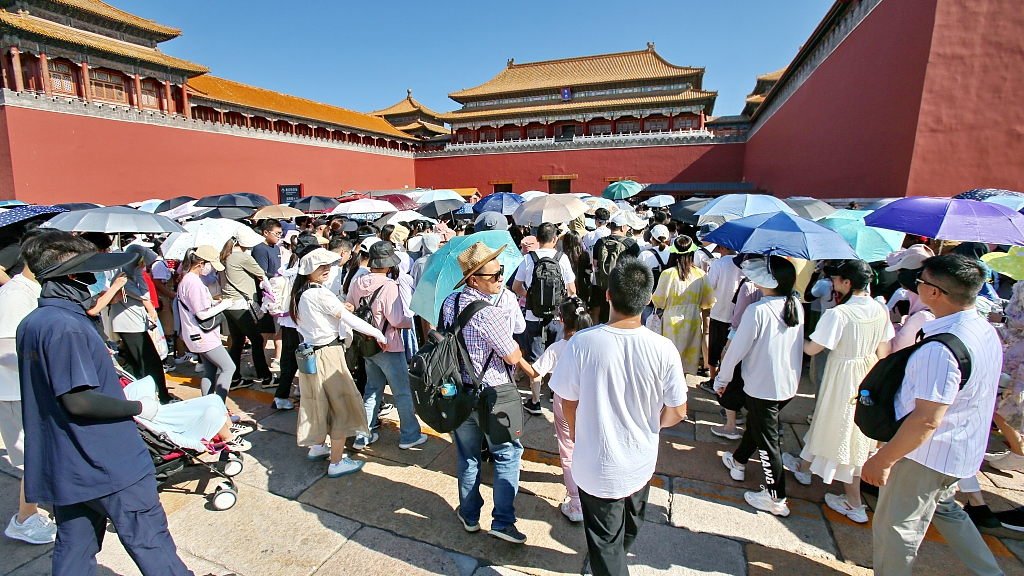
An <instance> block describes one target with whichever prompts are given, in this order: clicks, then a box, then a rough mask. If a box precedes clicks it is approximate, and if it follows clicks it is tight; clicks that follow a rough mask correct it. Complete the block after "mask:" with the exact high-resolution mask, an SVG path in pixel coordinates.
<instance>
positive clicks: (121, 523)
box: [52, 474, 193, 576]
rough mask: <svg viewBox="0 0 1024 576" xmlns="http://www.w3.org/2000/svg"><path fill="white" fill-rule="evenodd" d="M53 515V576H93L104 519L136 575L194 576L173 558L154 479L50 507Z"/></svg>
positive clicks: (104, 527)
mask: <svg viewBox="0 0 1024 576" xmlns="http://www.w3.org/2000/svg"><path fill="white" fill-rule="evenodd" d="M53 512H54V516H55V517H56V520H57V542H56V543H55V544H54V545H53V565H52V570H53V574H54V575H55V576H95V574H96V553H97V552H99V551H100V547H101V546H102V545H103V536H104V535H105V534H106V533H107V520H108V519H109V520H110V522H111V523H112V524H113V525H114V529H116V530H117V538H118V539H119V540H120V541H121V544H123V545H124V548H125V550H127V551H128V554H129V555H130V556H131V557H132V560H134V561H135V565H136V566H138V567H139V571H140V572H142V573H143V574H145V575H146V576H186V575H188V576H193V575H192V571H191V570H189V569H188V568H186V567H185V564H183V563H182V561H181V559H180V558H178V551H177V548H175V546H174V540H172V539H171V533H170V532H168V531H167V515H166V514H164V508H163V506H162V505H161V504H160V497H159V496H158V495H157V493H156V479H155V477H154V475H153V474H149V475H147V476H146V477H145V478H143V479H142V480H139V481H138V482H136V483H135V484H132V485H131V486H128V487H127V488H124V489H122V490H120V491H118V492H114V493H113V494H110V495H109V496H104V497H102V498H97V499H95V500H89V501H88V502H81V503H79V504H69V505H62V506H54V507H53Z"/></svg>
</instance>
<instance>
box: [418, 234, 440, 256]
mask: <svg viewBox="0 0 1024 576" xmlns="http://www.w3.org/2000/svg"><path fill="white" fill-rule="evenodd" d="M420 238H421V239H423V253H424V254H433V253H434V252H437V250H438V249H439V248H441V236H440V235H439V234H434V233H433V232H425V233H423V234H421V235H420Z"/></svg>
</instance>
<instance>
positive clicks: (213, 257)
mask: <svg viewBox="0 0 1024 576" xmlns="http://www.w3.org/2000/svg"><path fill="white" fill-rule="evenodd" d="M192 253H193V254H195V255H196V256H198V257H199V258H200V259H202V260H203V261H205V262H209V263H210V265H211V266H213V269H214V270H216V271H217V272H223V271H224V264H222V263H221V261H220V251H219V250H217V249H216V248H214V247H213V246H205V245H204V246H197V247H196V249H195V250H194V251H193V252H192Z"/></svg>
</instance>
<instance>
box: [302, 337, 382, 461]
mask: <svg viewBox="0 0 1024 576" xmlns="http://www.w3.org/2000/svg"><path fill="white" fill-rule="evenodd" d="M314 354H315V355H316V371H317V373H316V374H303V373H301V372H300V373H299V390H300V391H301V393H302V398H301V399H300V401H299V424H298V430H297V436H298V438H297V440H298V444H299V446H307V447H308V446H313V445H316V444H323V443H324V440H326V439H327V437H328V436H330V437H332V438H335V439H339V438H347V437H349V436H355V435H356V433H358V432H362V433H363V434H366V435H369V433H370V431H369V427H368V426H367V424H366V410H365V408H364V407H363V397H362V395H360V394H359V390H358V389H357V388H356V383H355V381H354V380H352V373H351V372H349V371H348V364H346V363H345V348H344V347H343V346H328V347H327V348H321V349H319V350H317V351H316V352H315V353H314Z"/></svg>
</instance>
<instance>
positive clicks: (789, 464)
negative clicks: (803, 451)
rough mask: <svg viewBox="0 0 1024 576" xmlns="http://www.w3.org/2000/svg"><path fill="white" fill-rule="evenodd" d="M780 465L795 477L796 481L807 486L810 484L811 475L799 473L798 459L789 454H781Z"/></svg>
mask: <svg viewBox="0 0 1024 576" xmlns="http://www.w3.org/2000/svg"><path fill="white" fill-rule="evenodd" d="M782 465H783V466H785V467H786V470H789V471H790V472H792V473H793V476H796V481H797V482H799V483H801V484H803V485H804V486H807V485H808V484H810V483H811V473H810V472H801V471H800V459H799V458H797V457H796V456H793V455H792V454H790V453H789V452H783V453H782Z"/></svg>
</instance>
